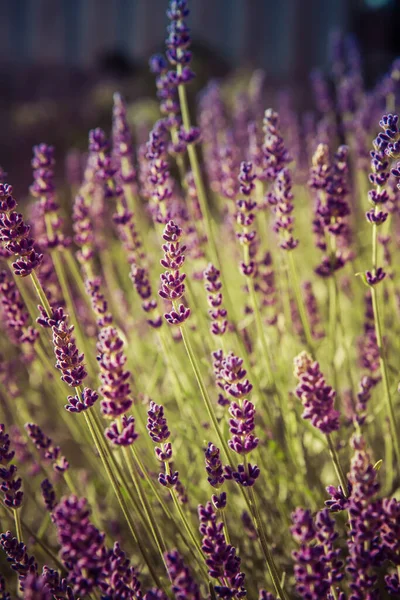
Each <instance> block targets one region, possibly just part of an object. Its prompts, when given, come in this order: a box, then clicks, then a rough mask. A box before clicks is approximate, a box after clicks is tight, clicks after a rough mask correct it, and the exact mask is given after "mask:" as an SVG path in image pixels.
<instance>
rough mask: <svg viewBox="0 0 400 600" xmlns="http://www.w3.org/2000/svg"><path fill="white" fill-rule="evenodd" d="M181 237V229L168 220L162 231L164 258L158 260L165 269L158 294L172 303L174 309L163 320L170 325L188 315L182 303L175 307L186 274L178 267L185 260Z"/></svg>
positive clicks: (179, 297)
mask: <svg viewBox="0 0 400 600" xmlns="http://www.w3.org/2000/svg"><path fill="white" fill-rule="evenodd" d="M181 237H182V229H181V228H180V227H179V226H178V225H177V224H176V223H175V222H174V221H169V222H168V223H167V224H166V226H165V228H164V233H163V238H164V240H165V241H166V243H165V244H164V245H163V247H162V248H163V250H164V258H163V259H162V260H161V261H160V262H161V265H162V266H163V267H164V269H166V271H165V272H164V273H162V274H161V275H160V278H161V289H160V291H159V295H160V296H161V298H163V299H164V300H169V301H170V302H172V304H173V305H174V310H172V311H171V312H169V313H166V314H165V315H164V318H165V320H166V321H167V322H168V323H169V324H170V325H182V324H183V323H184V322H185V321H186V320H187V319H188V318H189V316H190V308H186V307H185V306H184V304H179V306H178V307H177V308H175V303H176V302H177V300H180V299H181V298H182V296H183V295H184V293H185V284H184V280H185V278H186V275H185V274H184V273H181V272H180V269H181V268H182V265H183V263H184V262H185V250H186V246H184V245H182V244H181Z"/></svg>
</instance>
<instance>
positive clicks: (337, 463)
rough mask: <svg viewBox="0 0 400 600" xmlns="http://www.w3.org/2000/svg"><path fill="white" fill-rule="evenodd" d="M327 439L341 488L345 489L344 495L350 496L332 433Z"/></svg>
mask: <svg viewBox="0 0 400 600" xmlns="http://www.w3.org/2000/svg"><path fill="white" fill-rule="evenodd" d="M326 439H327V442H328V447H329V454H330V455H331V458H332V461H333V466H334V468H335V471H336V475H337V478H338V479H339V483H340V486H341V488H342V490H343V493H344V495H345V496H346V498H348V496H349V489H348V486H347V479H346V477H345V475H344V472H343V469H342V466H341V464H340V461H339V456H338V454H337V452H336V448H335V446H334V444H333V442H332V438H331V436H330V434H327V436H326Z"/></svg>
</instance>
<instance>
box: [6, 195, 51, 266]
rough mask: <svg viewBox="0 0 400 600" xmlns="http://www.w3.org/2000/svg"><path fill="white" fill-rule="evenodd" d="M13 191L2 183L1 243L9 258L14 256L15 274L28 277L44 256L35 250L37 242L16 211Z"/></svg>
mask: <svg viewBox="0 0 400 600" xmlns="http://www.w3.org/2000/svg"><path fill="white" fill-rule="evenodd" d="M12 193H13V190H12V187H11V185H8V183H0V242H2V244H3V247H4V249H5V250H6V252H7V253H8V255H9V256H14V257H15V261H14V262H13V263H12V267H13V269H14V273H15V274H16V275H19V276H20V277H27V276H28V275H30V274H31V273H32V271H34V270H35V269H37V267H39V265H40V264H41V262H42V259H43V255H42V254H40V253H39V252H37V251H36V250H35V240H34V239H33V238H32V237H31V235H30V230H31V228H30V226H29V225H26V223H25V221H24V218H23V216H22V215H21V213H18V212H17V211H16V210H15V209H16V207H17V203H16V201H15V200H14V198H13V195H12Z"/></svg>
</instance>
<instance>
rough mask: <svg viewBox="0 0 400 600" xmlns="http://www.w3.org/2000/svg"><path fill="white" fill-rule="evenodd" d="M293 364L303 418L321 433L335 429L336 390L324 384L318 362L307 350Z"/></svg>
mask: <svg viewBox="0 0 400 600" xmlns="http://www.w3.org/2000/svg"><path fill="white" fill-rule="evenodd" d="M294 365H295V370H294V374H295V376H296V377H297V378H298V379H299V384H298V386H297V388H296V395H297V397H298V398H300V400H301V401H302V403H303V406H304V412H303V414H302V417H303V419H310V421H311V423H312V424H313V425H314V427H317V429H319V430H320V431H322V433H325V434H330V433H332V432H333V431H337V430H338V429H339V416H340V413H339V412H338V411H337V410H335V409H334V402H335V397H336V392H335V391H334V390H333V389H332V388H331V387H330V386H329V385H327V384H326V382H325V378H324V376H323V374H322V373H321V371H320V367H319V364H318V363H317V362H316V361H314V360H313V359H312V358H311V356H310V355H309V354H308V353H307V352H301V354H299V355H298V356H297V357H296V358H295V360H294Z"/></svg>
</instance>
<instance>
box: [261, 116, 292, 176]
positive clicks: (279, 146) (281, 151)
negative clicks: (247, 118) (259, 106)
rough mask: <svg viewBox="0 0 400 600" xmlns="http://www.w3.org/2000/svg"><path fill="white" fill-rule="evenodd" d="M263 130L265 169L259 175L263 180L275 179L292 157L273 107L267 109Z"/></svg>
mask: <svg viewBox="0 0 400 600" xmlns="http://www.w3.org/2000/svg"><path fill="white" fill-rule="evenodd" d="M263 131H264V144H263V148H262V152H263V171H262V173H261V174H260V175H259V176H258V177H259V179H261V180H266V181H273V180H274V179H276V176H277V175H278V173H279V172H280V171H281V170H282V169H283V168H284V167H285V166H286V165H287V164H288V163H290V162H291V160H292V159H291V157H290V155H289V152H288V151H287V149H286V147H285V142H284V140H283V138H282V135H281V132H280V124H279V115H278V113H277V112H275V111H274V110H272V108H269V109H267V110H266V111H265V115H264V121H263Z"/></svg>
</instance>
